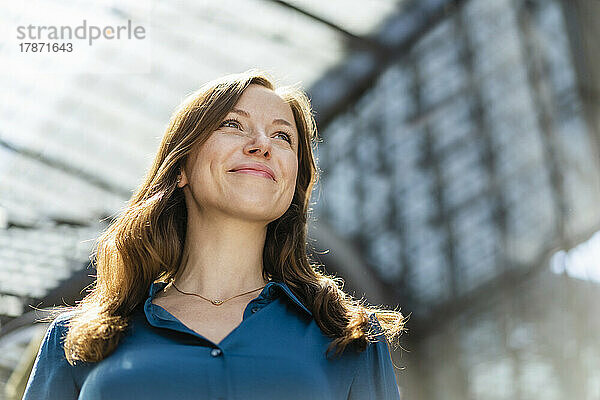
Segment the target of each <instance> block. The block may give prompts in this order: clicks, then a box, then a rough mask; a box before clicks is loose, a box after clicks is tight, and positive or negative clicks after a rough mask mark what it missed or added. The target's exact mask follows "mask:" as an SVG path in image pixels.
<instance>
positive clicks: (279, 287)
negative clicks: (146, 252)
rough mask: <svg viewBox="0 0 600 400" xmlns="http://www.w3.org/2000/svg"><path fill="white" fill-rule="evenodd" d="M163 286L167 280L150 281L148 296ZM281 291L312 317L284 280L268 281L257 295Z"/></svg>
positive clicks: (266, 296)
mask: <svg viewBox="0 0 600 400" xmlns="http://www.w3.org/2000/svg"><path fill="white" fill-rule="evenodd" d="M165 286H167V282H154V283H152V285H150V290H149V291H148V298H149V299H153V298H154V296H155V295H156V293H157V292H158V291H160V290H162V289H164V287H165ZM281 292H283V293H285V296H284V297H286V298H287V299H288V300H290V301H291V302H292V303H293V304H295V305H296V306H298V307H299V308H300V309H301V310H303V311H304V312H306V313H307V314H308V315H310V316H311V317H312V312H311V311H310V310H309V309H308V308H307V307H306V306H305V305H304V304H303V303H302V302H301V301H300V300H299V299H298V297H296V295H294V293H293V292H292V290H291V289H290V288H289V286H288V285H287V284H286V283H285V282H282V281H270V282H269V283H267V285H266V286H265V287H264V288H263V290H262V291H261V292H260V294H259V296H258V297H259V298H262V299H265V300H273V299H275V298H276V297H277V296H278V294H280V293H281ZM150 302H152V300H150Z"/></svg>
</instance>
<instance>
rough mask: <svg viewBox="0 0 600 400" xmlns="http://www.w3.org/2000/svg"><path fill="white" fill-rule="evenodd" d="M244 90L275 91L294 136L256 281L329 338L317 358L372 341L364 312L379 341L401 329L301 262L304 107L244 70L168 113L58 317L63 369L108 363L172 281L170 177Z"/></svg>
mask: <svg viewBox="0 0 600 400" xmlns="http://www.w3.org/2000/svg"><path fill="white" fill-rule="evenodd" d="M250 84H258V85H262V86H264V87H266V88H268V89H271V90H273V91H275V93H277V94H278V95H279V96H280V97H281V98H282V99H283V100H284V101H285V102H286V103H287V104H289V105H290V107H291V109H292V112H293V115H294V119H295V123H296V127H297V130H298V134H299V147H298V176H297V181H296V188H295V193H294V196H293V199H292V202H291V204H290V206H289V208H288V209H287V211H286V212H285V213H284V214H283V215H282V216H281V217H280V218H278V219H277V220H275V221H272V222H271V223H269V225H268V227H267V234H266V240H265V244H264V251H263V277H265V278H266V279H273V280H278V281H283V282H285V283H286V284H287V285H288V286H289V287H290V289H291V290H292V292H294V294H295V295H296V296H297V297H298V298H299V299H300V300H301V301H303V303H304V304H305V305H306V306H307V307H308V308H309V309H310V310H311V311H312V313H313V316H314V319H315V321H316V323H317V324H318V326H319V328H320V329H321V331H322V332H323V333H324V334H325V335H327V336H328V337H330V338H331V339H332V341H331V344H330V345H329V347H328V349H327V351H326V356H327V357H329V355H330V352H331V351H333V350H334V349H335V354H334V356H339V355H341V354H342V353H343V351H344V350H345V348H346V346H348V345H352V346H353V347H355V348H356V350H357V351H364V350H365V349H366V348H367V346H368V343H369V342H371V341H374V340H375V337H376V336H378V335H379V334H380V333H381V331H379V332H377V334H376V333H375V330H374V329H373V328H374V327H373V326H372V324H371V323H370V321H369V316H370V314H372V313H375V315H376V317H377V319H378V322H379V324H380V328H381V329H382V330H383V333H384V334H385V337H386V340H388V342H391V341H392V340H393V339H394V338H396V337H397V336H399V335H400V334H401V333H402V331H403V330H404V329H405V328H404V324H405V320H406V318H405V317H404V316H403V315H402V314H401V313H400V312H399V311H396V310H389V309H384V308H383V307H373V306H368V305H367V304H366V302H365V301H364V299H360V300H357V299H354V298H352V297H351V296H350V295H348V294H346V293H345V292H344V291H343V290H342V288H343V284H344V282H343V280H342V279H341V278H335V277H333V276H328V275H326V274H325V273H323V272H320V271H319V269H320V268H321V267H322V265H317V264H315V263H312V262H311V261H310V260H309V258H308V255H307V251H306V245H307V242H306V234H307V220H308V215H309V205H310V195H311V192H312V188H313V185H314V184H315V183H316V182H317V180H318V176H319V174H318V167H317V165H316V162H315V158H314V156H313V150H314V148H316V146H317V142H318V134H317V127H316V123H315V119H314V116H313V111H312V108H311V104H310V100H309V98H308V97H307V96H306V94H305V93H304V92H303V91H302V89H300V88H299V86H298V85H289V86H282V87H276V86H275V84H274V81H273V79H271V78H270V77H269V75H268V74H267V73H266V72H264V71H261V70H258V69H250V70H248V71H245V72H243V73H239V74H231V75H226V76H224V77H221V78H219V79H215V80H213V81H211V82H208V83H207V84H205V85H203V86H202V87H201V88H200V89H199V90H197V91H195V92H194V93H192V94H190V95H189V96H187V97H186V98H185V99H184V101H183V102H182V103H181V104H180V105H179V106H178V107H177V109H176V110H175V111H174V113H173V114H172V117H171V119H170V121H169V124H168V126H167V128H166V131H165V133H164V136H163V138H162V141H161V143H160V146H159V148H158V152H157V154H156V157H155V159H154V162H153V163H152V166H151V167H150V169H149V170H148V172H147V174H146V176H145V178H144V180H143V182H142V183H141V184H140V185H139V187H138V188H137V190H136V191H135V193H134V194H133V195H132V197H131V199H130V200H129V201H128V203H127V204H126V206H125V207H123V208H122V209H121V212H120V215H119V216H118V217H117V218H115V219H114V220H113V221H112V222H111V224H110V225H109V226H108V227H107V228H106V230H105V231H104V232H102V234H101V235H100V236H99V237H98V239H97V240H96V244H95V245H96V246H95V250H94V252H93V256H94V257H93V258H92V261H93V262H95V264H96V271H97V275H96V280H95V282H94V283H93V284H92V286H91V288H90V289H89V292H88V294H87V295H86V296H85V297H84V299H83V300H81V301H80V302H79V303H78V304H77V305H76V306H74V307H70V308H67V309H68V310H70V311H75V312H74V313H73V315H72V316H71V318H70V319H69V320H68V322H67V326H68V332H67V335H66V338H65V341H64V351H65V356H66V359H67V360H68V362H69V363H70V364H72V365H75V364H76V362H77V361H82V362H97V361H100V360H102V359H104V358H105V357H107V356H108V355H109V354H111V353H112V352H113V351H114V350H115V349H116V347H117V346H118V343H119V339H120V337H121V336H122V334H123V333H124V332H125V330H126V328H127V326H128V323H129V320H130V317H131V314H132V312H133V311H134V309H135V308H136V307H137V306H138V305H140V304H141V303H143V302H144V301H145V299H146V298H147V293H148V289H149V287H150V285H151V284H152V283H153V282H156V281H168V280H170V279H171V278H173V277H174V276H175V274H176V272H177V269H178V266H179V265H181V261H182V260H181V258H182V253H183V247H184V244H185V233H186V224H187V209H186V203H185V198H184V195H183V191H182V190H180V189H179V188H178V187H177V184H176V183H177V176H178V171H179V168H180V167H182V166H183V165H184V163H185V160H186V158H187V156H188V154H189V153H190V151H191V150H192V148H193V147H194V146H196V145H199V146H201V145H202V144H203V143H204V142H205V141H206V139H207V138H208V137H209V136H210V134H211V133H212V132H213V131H214V130H216V129H217V128H218V126H219V124H220V123H221V121H222V119H223V118H225V116H226V115H227V113H228V112H229V111H230V110H231V109H232V108H233V106H234V105H235V104H236V103H237V101H238V99H239V98H240V96H241V95H242V93H243V92H244V90H245V89H246V88H247V87H248V85H250ZM63 311H64V308H63ZM388 344H389V343H388Z"/></svg>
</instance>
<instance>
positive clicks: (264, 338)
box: [24, 69, 405, 400]
mask: <svg viewBox="0 0 600 400" xmlns="http://www.w3.org/2000/svg"><path fill="white" fill-rule="evenodd" d="M316 143H317V132H316V125H315V121H314V118H313V116H312V111H311V107H310V102H309V100H308V98H307V97H306V95H305V94H304V93H303V92H302V91H301V90H300V89H298V88H297V87H295V86H287V87H280V88H276V87H275V85H274V84H273V83H272V80H271V79H270V78H269V77H268V76H267V75H266V74H265V73H263V72H261V71H258V70H254V69H253V70H249V71H246V72H244V73H241V74H233V75H227V76H225V77H222V78H220V79H217V80H214V81H212V82H209V83H208V84H206V85H204V86H203V87H202V88H200V90H198V91H197V92H195V93H193V94H192V95H190V96H188V97H187V98H186V99H185V100H184V102H183V103H182V104H181V105H180V107H179V108H178V109H177V110H176V111H175V112H174V114H173V117H172V118H171V121H170V123H169V125H168V127H167V130H166V133H165V135H164V138H163V140H162V143H161V145H160V148H159V150H158V153H157V155H156V159H155V161H154V163H153V165H152V167H151V168H150V171H149V173H148V174H147V176H146V179H145V181H144V183H143V184H142V185H141V186H140V187H139V189H138V190H137V192H136V193H135V194H134V195H133V197H132V199H131V200H130V201H129V203H128V205H127V207H126V208H125V210H124V212H123V213H122V215H121V216H120V217H119V218H118V219H116V221H114V222H113V223H112V224H111V226H110V227H109V228H108V229H107V230H106V232H104V233H103V234H102V235H101V236H100V238H99V239H98V246H97V251H96V266H97V279H96V282H95V286H94V288H93V290H92V291H91V292H90V293H89V294H88V295H87V296H86V297H85V298H84V300H82V301H81V302H80V303H79V304H78V305H77V306H76V307H74V308H73V309H70V310H68V311H67V312H64V313H62V314H61V315H59V316H58V317H57V318H56V319H55V320H54V321H53V322H52V324H51V325H50V328H49V330H48V332H47V334H46V337H45V338H44V341H43V343H42V346H41V348H40V350H39V353H38V355H37V358H36V362H35V365H34V368H33V371H32V374H31V376H30V378H29V382H28V385H27V389H26V393H25V397H24V398H25V399H26V400H31V399H41V398H44V399H76V398H79V399H113V400H115V399H116V400H118V399H132V398H140V399H165V398H173V399H255V398H256V399H361V400H362V399H398V398H399V393H398V387H397V385H396V379H395V374H394V372H393V365H392V362H391V357H390V352H389V348H388V340H391V339H393V338H394V337H396V336H398V335H399V334H400V333H401V332H402V331H403V329H404V323H405V319H404V317H403V316H402V314H400V313H399V312H397V311H392V310H385V309H382V308H375V307H371V308H370V307H367V306H365V305H364V304H363V302H362V301H358V300H355V299H353V298H351V297H350V296H349V295H347V294H345V293H344V292H343V291H342V289H341V287H342V284H341V282H339V281H338V278H332V277H329V276H327V275H325V274H324V273H321V272H318V271H317V266H314V265H312V264H311V263H310V262H309V259H308V257H307V253H306V248H305V246H306V226H307V225H306V224H307V219H308V207H309V200H310V193H311V190H312V187H313V184H314V183H315V182H316V180H317V167H316V164H315V159H314V157H313V148H312V146H316ZM334 349H335V352H334V354H333V356H331V354H330V353H331V352H332V351H333V350H334Z"/></svg>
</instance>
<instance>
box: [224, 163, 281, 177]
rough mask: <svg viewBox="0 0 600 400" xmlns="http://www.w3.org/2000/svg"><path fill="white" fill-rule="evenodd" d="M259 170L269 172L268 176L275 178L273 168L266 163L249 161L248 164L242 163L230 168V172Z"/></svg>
mask: <svg viewBox="0 0 600 400" xmlns="http://www.w3.org/2000/svg"><path fill="white" fill-rule="evenodd" d="M243 170H246V171H259V172H262V173H266V174H268V176H270V177H271V179H273V180H275V173H274V172H273V170H272V169H271V168H269V167H267V166H266V165H264V164H259V163H248V164H240V165H238V166H236V167H235V168H233V169H230V170H229V172H237V171H243Z"/></svg>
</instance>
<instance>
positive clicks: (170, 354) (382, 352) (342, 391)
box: [24, 281, 400, 400]
mask: <svg viewBox="0 0 600 400" xmlns="http://www.w3.org/2000/svg"><path fill="white" fill-rule="evenodd" d="M165 285H166V284H165V283H164V282H157V283H154V284H152V285H151V287H150V289H149V296H148V298H147V299H146V301H145V302H144V303H143V304H140V306H139V307H138V308H137V309H136V310H135V312H134V313H133V314H132V319H131V323H130V324H129V326H128V328H127V332H126V334H125V335H124V336H123V337H122V338H121V341H120V342H119V346H118V347H117V349H116V350H115V351H114V352H113V353H112V354H111V355H109V356H108V357H106V358H105V359H104V360H102V361H100V362H98V363H78V364H76V365H75V366H71V365H70V364H68V363H67V361H66V359H65V356H64V352H63V348H62V342H63V337H64V335H65V333H66V328H65V322H66V321H67V320H68V318H69V313H65V314H62V315H60V316H59V317H57V318H56V319H55V320H54V321H53V322H52V323H51V324H50V327H49V329H48V331H47V333H46V336H45V337H44V340H43V342H42V344H41V347H40V350H39V352H38V354H37V358H36V361H35V364H34V367H33V370H32V373H31V376H30V377H29V381H28V383H27V388H26V391H25V396H24V400H38V399H61V400H69V399H82V400H100V399H106V400H108V399H110V400H120V399H127V400H130V399H149V400H150V399H161V400H164V399H195V400H202V399H211V400H218V399H227V400H237V399H240V400H241V399H244V400H248V399H263V400H265V399H277V400H287V399H289V400H293V399H303V400H306V399H340V400H341V399H360V400H375V399H376V400H387V399H400V394H399V391H398V386H397V384H396V377H395V374H394V370H393V365H392V361H391V359H390V353H389V348H388V344H387V341H386V340H385V337H384V336H383V333H382V331H381V326H380V325H379V323H378V322H377V319H376V318H375V316H374V314H373V315H371V321H372V324H374V325H373V326H374V327H375V329H378V331H377V332H378V333H379V336H378V339H379V341H377V342H374V343H371V344H370V345H369V347H368V348H367V350H365V351H364V352H357V351H356V350H354V349H352V348H350V347H348V348H347V349H346V350H345V351H344V353H343V354H342V356H341V357H339V358H332V359H326V357H325V351H326V349H327V346H328V345H329V343H330V341H331V339H330V338H328V337H326V336H325V335H324V334H323V333H322V332H321V331H320V329H319V327H318V326H317V324H316V322H315V320H314V318H313V317H312V313H311V311H310V310H309V309H308V308H306V307H305V305H304V304H302V302H300V300H299V299H298V298H297V297H296V296H295V295H294V294H293V293H292V291H291V290H290V288H289V287H288V286H287V285H286V284H285V283H283V282H276V281H270V282H269V283H268V284H267V285H266V286H265V287H264V288H263V290H262V292H261V293H260V294H259V295H258V296H257V297H256V298H254V299H253V300H252V301H250V302H249V303H248V305H247V307H246V308H245V310H244V314H243V320H242V322H241V323H240V325H238V326H237V327H236V328H235V329H234V330H233V331H232V332H231V333H230V334H229V335H228V336H227V337H225V338H224V339H223V340H222V341H221V342H220V343H213V342H212V341H210V340H208V339H206V338H205V337H203V336H202V335H200V334H198V333H196V332H194V331H192V330H190V329H189V328H187V327H186V326H185V325H183V324H182V323H181V322H180V321H179V320H178V319H177V318H175V317H174V316H173V315H172V314H170V313H169V312H168V311H166V310H165V309H164V308H162V307H160V306H158V305H155V304H152V298H153V296H154V295H155V294H156V293H157V292H158V291H159V290H161V289H163V288H164V286H165Z"/></svg>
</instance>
